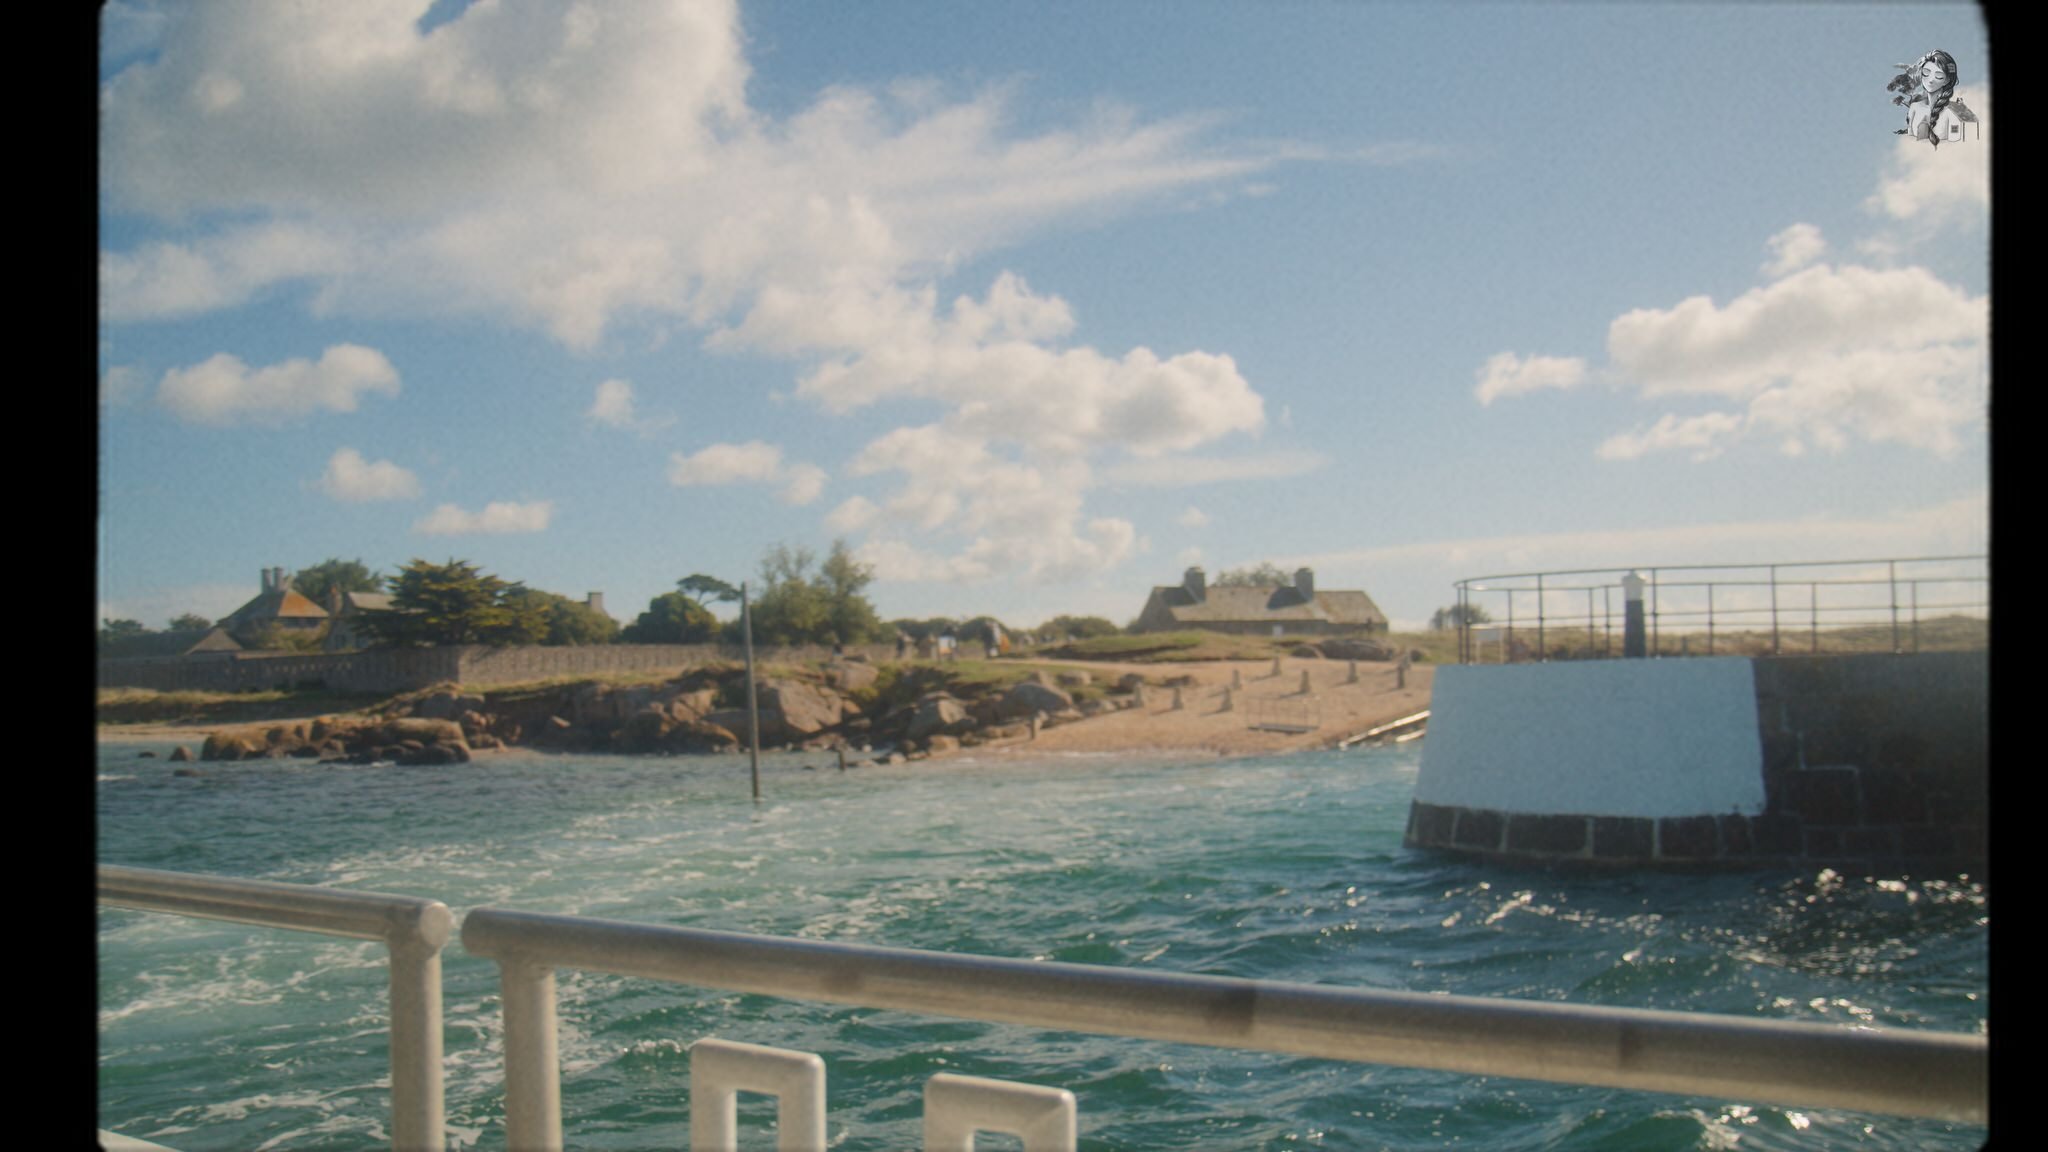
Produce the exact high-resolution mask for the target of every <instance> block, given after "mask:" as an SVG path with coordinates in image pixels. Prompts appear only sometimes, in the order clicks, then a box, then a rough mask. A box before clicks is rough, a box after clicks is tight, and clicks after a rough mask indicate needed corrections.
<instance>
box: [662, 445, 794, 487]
mask: <svg viewBox="0 0 2048 1152" xmlns="http://www.w3.org/2000/svg"><path fill="white" fill-rule="evenodd" d="M781 471H782V449H780V448H777V447H776V446H775V445H773V444H768V443H764V442H763V441H760V440H749V441H747V442H746V443H745V444H713V445H711V446H710V447H708V448H704V449H702V450H700V451H698V452H695V453H693V454H691V455H689V456H685V455H683V454H682V453H680V452H675V453H671V454H670V455H669V459H668V482H669V483H671V484H674V485H675V486H676V487H678V488H687V487H690V486H692V485H699V484H742V483H750V482H751V483H767V482H771V481H773V480H774V479H775V478H776V476H777V475H779V474H780V473H781Z"/></svg>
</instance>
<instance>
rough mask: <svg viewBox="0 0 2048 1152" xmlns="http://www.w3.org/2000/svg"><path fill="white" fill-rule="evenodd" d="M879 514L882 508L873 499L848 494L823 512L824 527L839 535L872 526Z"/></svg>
mask: <svg viewBox="0 0 2048 1152" xmlns="http://www.w3.org/2000/svg"><path fill="white" fill-rule="evenodd" d="M881 515H882V510H881V509H880V508H877V507H876V506H875V503H874V501H872V500H869V499H868V498H867V497H865V496H849V497H847V498H846V499H845V500H842V501H840V503H839V506H838V507H836V508H834V509H832V511H830V512H828V513H826V514H825V527H827V528H830V529H831V530H832V531H834V532H837V533H840V534H841V535H844V534H846V533H849V532H860V531H863V530H865V529H867V528H871V527H873V526H874V524H875V523H876V521H878V520H879V519H880V518H881Z"/></svg>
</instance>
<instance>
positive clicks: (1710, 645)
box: [1707, 580, 1714, 656]
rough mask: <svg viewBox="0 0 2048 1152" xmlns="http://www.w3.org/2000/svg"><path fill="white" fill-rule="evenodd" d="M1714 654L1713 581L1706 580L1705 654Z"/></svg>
mask: <svg viewBox="0 0 2048 1152" xmlns="http://www.w3.org/2000/svg"><path fill="white" fill-rule="evenodd" d="M1713 654H1714V582H1713V581H1711V580H1709V581H1707V655H1709V656H1712V655H1713Z"/></svg>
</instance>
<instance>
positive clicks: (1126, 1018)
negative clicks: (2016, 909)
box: [462, 908, 1990, 1152]
mask: <svg viewBox="0 0 2048 1152" xmlns="http://www.w3.org/2000/svg"><path fill="white" fill-rule="evenodd" d="M462 943H463V947H464V948H466V949H467V950H468V951H469V952H470V953H471V954H473V955H477V956H483V957H486V958H489V959H493V960H496V961H497V962H498V965H499V968H500V971H501V973H502V979H503V1002H504V1012H505V1115H506V1129H507V1138H508V1142H509V1145H510V1147H512V1148H513V1149H518V1150H522V1152H523V1150H525V1149H535V1148H560V1147H562V1110H561V1071H560V1061H559V1058H558V1056H557V1052H556V1040H555V1036H556V1018H555V969H557V968H577V969H586V970H591V971H598V972H609V973H613V974H615V975H621V976H634V977H641V978H645V979H650V980H662V981H668V982H672V983H679V984H689V985H694V986H698V987H704V988H717V989H722V990H726V991H732V992H747V993H755V994H759V995H767V996H781V997H787V998H792V999H799V1000H818V1001H825V1002H829V1003H836V1004H850V1005H856V1006H859V1007H866V1008H882V1009H898V1010H902V1011H906V1012H919V1013H925V1014H929V1015H935V1016H951V1017H957V1018H964V1019H969V1020H982V1021H989V1022H995V1023H1005V1024H1024V1025H1030V1026H1033V1027H1039V1028H1054V1029H1060V1030H1063V1031H1071V1032H1083V1033H1091V1034H1094V1035H1103V1036H1129V1037H1137V1038H1140V1039H1148V1040H1164V1041H1170V1042H1174V1043H1182V1044H1202V1045H1208V1046H1211V1047H1224V1048H1239V1049H1249V1050H1254V1051H1265V1052H1286V1053H1292V1054H1294V1055H1298V1056H1311V1057H1317V1058H1322V1059H1330V1060H1350V1061H1358V1062H1361V1063H1370V1064H1385V1065H1396V1066H1404V1067H1410V1068H1433V1069H1440V1070H1445V1071H1452V1072H1464V1073H1469V1074H1472V1075H1479V1076H1510V1077H1519V1078H1524V1079H1532V1080H1551V1081H1560V1082H1563V1083H1569V1084H1586V1085H1594V1086H1601V1087H1612V1088H1631V1089H1638V1090H1642V1091H1650V1092H1673V1093H1683V1094H1690V1095H1708V1096H1717V1097H1723V1098H1730V1097H1732V1098H1739V1099H1747V1100H1756V1101H1759V1102H1766V1103H1773V1104H1780V1105H1785V1106H1791V1107H1808V1108H1811V1107H1827V1108H1844V1109H1850V1110H1854V1111H1863V1112H1879V1113H1889V1114H1894V1115H1907V1116H1931V1117H1938V1118H1942V1119H1947V1120H1955V1121H1962V1122H1965V1123H1977V1124H1981V1123H1984V1122H1986V1118H1987V1116H1988V1113H1989V1093H1990V1087H1989V1075H1990V1068H1989V1045H1988V1043H1987V1041H1986V1040H1985V1038H1984V1037H1982V1036H1972V1035H1964V1034H1959V1033H1942V1032H1906V1031H1879V1030H1869V1029H1845V1028H1837V1027H1832V1026H1829V1025H1822V1024H1811V1023H1797V1022H1792V1021H1776V1020H1753V1019H1745V1018H1740V1017H1732V1016H1714V1015H1707V1014H1704V1013H1686V1012H1668V1011H1652V1010H1647V1009H1633V1008H1606V1007H1592V1006H1587V1005H1578V1004H1557V1003H1544V1002H1536V1001H1519V1000H1505V999H1490V998H1483V997H1472V996H1448V995H1443V996H1439V995H1428V994H1423V993H1414V992H1381V991H1370V990H1366V989H1357V988H1340V987H1334V986H1324V985H1314V984H1290V983H1282V982H1278V981H1269V980H1244V979H1234V978H1228V977H1219V976H1196V975H1181V974H1172V973H1164V972H1152V971H1143V970H1138V969H1127V968H1110V967H1102V966H1095V965H1085V964H1065V963H1052V962H1034V961H1023V960H1006V959H997V958H993V957H987V956H971V955H958V954H952V953H943V952H924V951H913V950H909V949H901V948H878V947H873V946H869V945H858V944H841V943H830V942H824V941H816V940H796V939H788V938H782V937H774V936H755V935H746V934H741V933H734V932H717V931H710V930H707V929H696V928H675V927H665V926H661V925H652V924H634V923H627V922H622V921H615V920H596V919H590V918H586V917H577V916H555V915H543V914H538V913H527V912H513V911H508V910H504V909H496V908H480V909H477V910H476V911H473V912H471V913H470V914H469V915H468V916H467V917H466V918H465V919H464V921H463V925H462Z"/></svg>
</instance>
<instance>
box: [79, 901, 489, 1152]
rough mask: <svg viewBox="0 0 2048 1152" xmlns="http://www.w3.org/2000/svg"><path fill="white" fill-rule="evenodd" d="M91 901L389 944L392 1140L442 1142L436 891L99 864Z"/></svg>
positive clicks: (447, 924)
mask: <svg viewBox="0 0 2048 1152" xmlns="http://www.w3.org/2000/svg"><path fill="white" fill-rule="evenodd" d="M98 889H99V903H101V904H105V905H109V906H112V907H116V908H131V909H136V910H139V911H144V912H168V913H171V914H173V915H178V916H197V917H201V918H204V919H208V920H228V921H233V922H235V923H237V924H254V925H259V926H262V927H265V928H287V929H292V930H294V931H299V932H317V933H320V934H321V935H325V936H346V937H350V938H353V939H357V940H379V941H382V942H383V943H384V945H385V947H387V948H388V949H389V950H390V963H389V967H390V970H391V985H390V987H391V1146H392V1147H393V1148H394V1149H399V1150H400V1152H412V1150H415V1149H433V1150H434V1152H441V1150H442V1149H443V1148H445V1147H446V1146H447V1135H446V1132H447V1124H446V1113H445V1105H444V1103H443V1096H442V1061H441V1056H442V1052H441V949H442V948H443V947H444V946H445V945H446V944H447V943H448V940H449V938H450V936H451V935H452V934H453V932H454V928H455V917H454V916H453V914H451V913H450V912H449V911H448V906H447V905H446V904H443V903H441V902H440V901H438V900H422V899H420V898H419V897H416V896H387V895H383V894H380V893H375V892H348V891H342V890H339V889H334V888H316V887H314V886H312V885H309V884H278V883H273V882H270V881H265V880H238V879H231V878H228V877H223V876H195V875H191V874H188V873H182V872H160V871H155V870H153V869H147V868H124V867H120V866H118V865H113V864H102V865H100V866H99V876H98Z"/></svg>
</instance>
